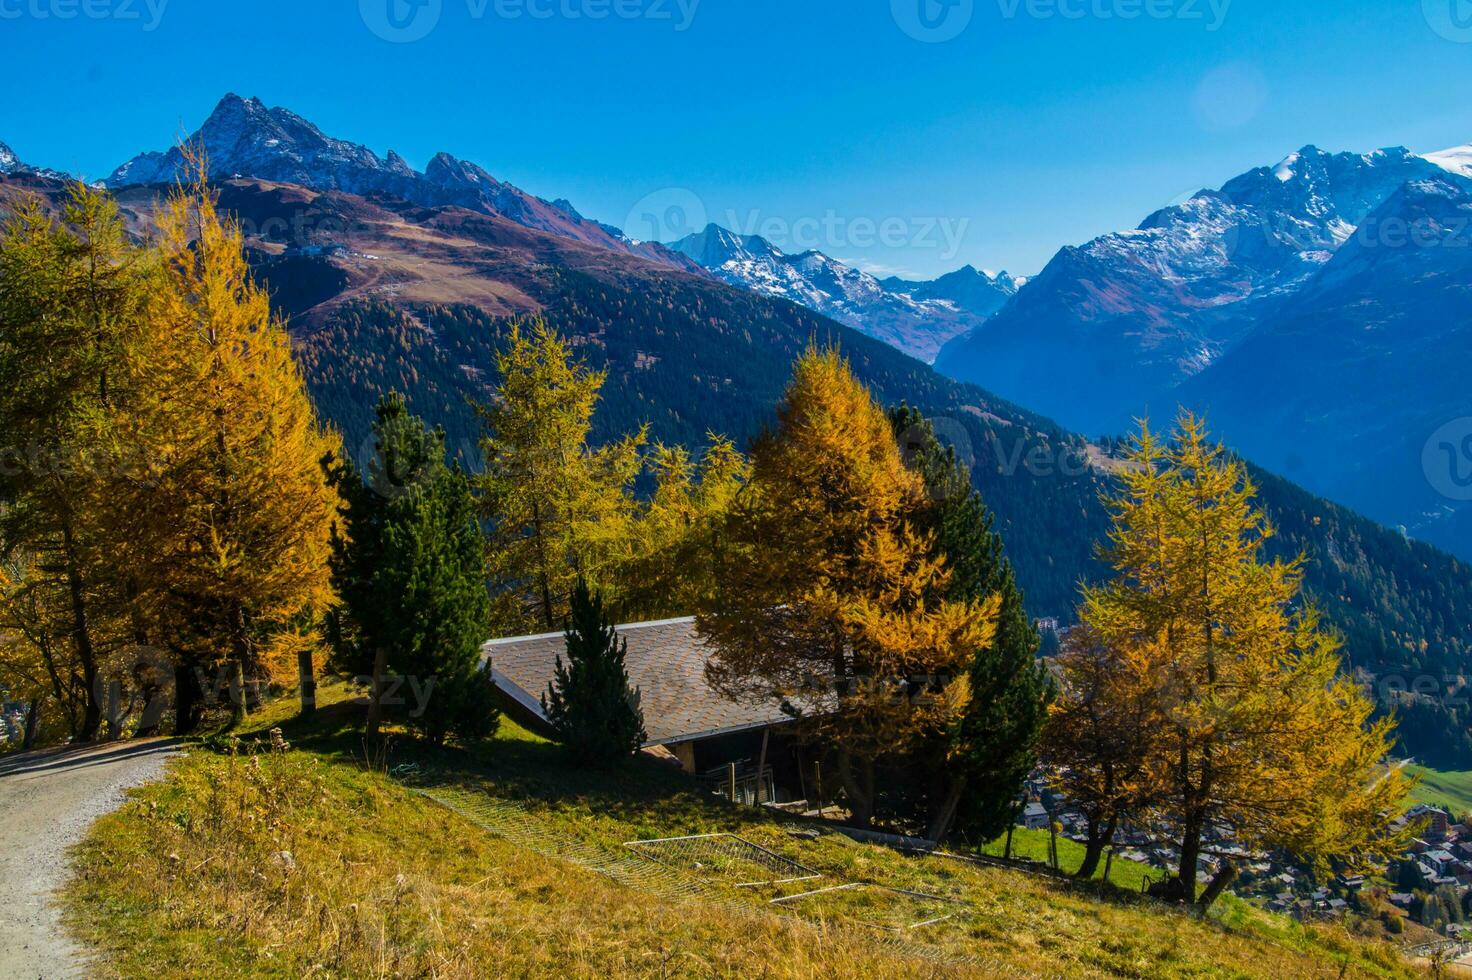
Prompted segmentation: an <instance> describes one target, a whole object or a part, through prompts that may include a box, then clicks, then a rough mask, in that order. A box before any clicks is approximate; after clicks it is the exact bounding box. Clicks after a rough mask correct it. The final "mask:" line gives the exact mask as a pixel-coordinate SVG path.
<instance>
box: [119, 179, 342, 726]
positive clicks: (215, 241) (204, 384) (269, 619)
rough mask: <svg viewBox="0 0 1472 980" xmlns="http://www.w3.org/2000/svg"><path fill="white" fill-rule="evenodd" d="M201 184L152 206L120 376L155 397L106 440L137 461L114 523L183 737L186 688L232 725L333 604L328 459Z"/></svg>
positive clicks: (275, 332)
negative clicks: (128, 448) (138, 319)
mask: <svg viewBox="0 0 1472 980" xmlns="http://www.w3.org/2000/svg"><path fill="white" fill-rule="evenodd" d="M205 172H206V169H205V165H204V161H203V160H202V159H197V158H196V159H194V160H193V162H192V166H191V168H190V175H189V177H188V178H187V179H186V180H185V181H184V182H182V183H181V184H180V185H179V186H178V187H176V188H175V190H174V191H173V192H172V193H171V194H170V196H169V197H168V199H167V200H166V201H165V202H163V204H162V205H161V207H160V208H159V212H158V216H157V219H156V229H155V234H154V241H153V243H152V245H153V248H154V249H156V250H157V253H158V254H159V256H160V258H161V259H162V262H163V265H164V268H165V276H164V285H163V289H162V292H161V294H160V296H159V297H158V302H157V307H158V308H157V311H156V312H155V314H154V319H153V326H154V328H155V329H154V333H153V339H154V342H153V343H151V344H150V345H149V348H148V351H147V356H145V357H140V358H137V359H135V361H134V363H133V369H134V370H135V371H138V372H141V373H142V374H144V375H146V376H147V377H150V378H152V379H153V380H154V384H153V395H154V397H153V398H152V400H151V401H149V402H147V403H145V404H143V405H141V406H140V407H139V409H138V410H137V411H136V412H134V413H132V415H131V416H130V418H129V419H128V420H126V424H121V423H120V425H119V427H118V428H119V431H120V432H121V433H123V434H124V436H125V437H126V438H128V439H131V440H132V441H134V442H135V443H136V444H139V445H144V446H147V447H149V451H148V454H147V456H148V466H149V471H148V473H147V475H146V479H142V480H140V481H139V483H138V486H137V488H136V493H135V494H134V495H133V496H132V497H131V499H130V500H128V501H124V502H122V507H121V508H120V510H121V511H122V512H123V513H125V514H127V515H128V516H129V517H130V519H132V520H134V521H136V522H137V533H136V534H135V536H134V541H135V548H134V550H135V553H136V560H137V562H138V563H139V565H140V567H142V568H145V569H146V570H147V575H146V578H147V581H148V583H149V588H150V589H151V590H152V595H153V597H154V599H155V600H156V601H155V602H154V604H153V605H152V607H151V609H152V614H153V615H154V616H155V617H156V631H157V633H158V635H159V636H160V637H161V638H164V639H165V640H166V642H167V643H168V644H169V646H170V647H171V648H172V649H173V650H174V651H175V652H176V653H177V655H178V664H177V667H176V673H177V677H176V681H177V685H178V693H177V704H176V715H177V717H176V727H177V728H178V729H179V730H182V731H187V730H189V729H190V728H191V727H192V726H193V724H194V723H195V722H196V721H197V718H198V709H199V706H200V705H199V698H200V696H201V694H202V693H203V692H202V691H201V690H200V686H199V685H200V682H201V681H203V682H205V683H207V684H208V683H213V681H212V678H215V679H222V680H224V681H226V682H227V683H228V685H229V689H230V691H231V693H232V704H233V705H234V708H235V711H236V712H237V714H238V713H240V712H243V711H245V710H246V707H247V702H248V696H247V691H248V688H247V684H246V679H247V678H251V679H252V680H257V679H272V680H274V679H282V680H285V679H288V678H294V677H295V675H296V673H297V672H298V671H299V670H302V669H310V661H309V659H308V660H307V662H306V663H303V662H302V658H304V657H305V658H310V651H311V645H310V642H309V640H308V636H309V631H310V627H311V624H312V621H313V616H314V615H315V614H316V613H319V612H321V611H323V610H325V609H326V608H327V607H328V606H329V605H330V603H331V599H332V592H331V585H330V580H329V575H328V567H327V554H328V551H329V537H330V533H331V526H332V521H333V518H334V515H335V513H336V510H335V506H336V495H335V493H334V492H333V491H332V489H331V488H330V487H329V486H328V485H327V482H326V478H325V476H324V473H323V471H322V468H321V460H322V459H323V458H324V457H325V456H327V454H328V453H330V452H335V451H336V450H337V449H338V445H339V444H338V440H337V438H336V437H335V436H334V435H332V434H331V433H329V432H327V431H325V430H324V428H323V427H322V426H321V425H320V424H319V422H318V420H317V417H316V414H315V412H314V409H313V407H312V403H311V401H310V400H309V398H308V395H307V390H306V385H305V383H304V381H303V379H302V376H301V374H300V373H299V371H298V370H297V367H296V365H295V364H294V362H293V361H292V357H291V345H290V340H289V337H288V335H287V332H286V328H285V324H284V323H283V322H282V321H281V320H280V319H279V318H278V317H277V316H275V315H274V314H273V313H272V311H271V307H270V302H269V298H268V296H267V294H266V292H265V291H264V290H263V289H262V288H261V287H260V286H258V285H257V284H256V283H255V282H253V281H252V279H251V276H250V270H249V266H248V264H247V262H246V259H245V255H244V252H243V250H242V239H241V233H240V230H239V228H238V227H237V225H236V224H235V222H234V221H233V220H231V219H230V218H228V217H226V216H224V215H222V214H221V213H220V212H219V210H218V209H217V207H216V199H215V195H214V193H213V191H212V190H211V189H210V188H209V186H208V185H207V183H206V181H205V176H204V175H205Z"/></svg>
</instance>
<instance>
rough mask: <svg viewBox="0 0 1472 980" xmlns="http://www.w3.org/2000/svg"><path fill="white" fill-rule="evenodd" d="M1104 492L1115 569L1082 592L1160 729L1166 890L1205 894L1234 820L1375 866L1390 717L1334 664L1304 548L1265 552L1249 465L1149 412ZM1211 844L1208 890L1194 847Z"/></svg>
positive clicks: (1253, 843)
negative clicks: (1143, 689) (1219, 834)
mask: <svg viewBox="0 0 1472 980" xmlns="http://www.w3.org/2000/svg"><path fill="white" fill-rule="evenodd" d="M1120 481H1121V485H1120V489H1119V491H1118V493H1117V494H1115V495H1114V496H1112V497H1111V498H1110V499H1108V501H1107V503H1108V506H1109V509H1110V511H1111V513H1112V516H1113V522H1114V526H1113V530H1112V532H1111V535H1110V541H1109V546H1108V548H1107V550H1106V557H1107V559H1108V561H1109V563H1110V564H1111V565H1112V566H1113V568H1114V571H1115V577H1114V578H1113V580H1112V581H1110V582H1109V583H1107V584H1105V585H1103V586H1100V587H1097V588H1091V589H1088V590H1086V593H1085V600H1084V605H1083V609H1082V619H1083V622H1084V623H1085V624H1086V626H1087V627H1089V628H1090V629H1091V630H1092V631H1093V634H1094V635H1095V636H1096V637H1097V639H1098V642H1099V643H1100V644H1102V645H1103V646H1104V647H1105V648H1106V649H1108V650H1110V651H1114V652H1115V656H1117V657H1118V658H1119V660H1120V661H1121V662H1123V663H1126V664H1129V665H1130V669H1131V670H1134V671H1136V672H1142V673H1145V674H1147V675H1148V676H1149V677H1151V678H1152V680H1153V683H1154V687H1155V692H1154V698H1155V700H1156V708H1157V710H1158V712H1159V714H1160V716H1161V719H1162V720H1161V723H1160V724H1161V728H1160V731H1159V732H1158V733H1156V734H1153V735H1151V736H1150V744H1151V751H1152V753H1153V754H1154V756H1155V760H1156V761H1155V763H1154V766H1155V767H1156V770H1157V772H1158V773H1159V774H1160V776H1161V780H1162V789H1161V791H1160V794H1159V795H1158V796H1157V798H1156V799H1154V800H1153V801H1151V811H1152V816H1153V819H1154V821H1155V822H1156V823H1157V825H1159V826H1162V827H1166V828H1169V829H1170V830H1171V831H1172V832H1173V833H1174V834H1175V836H1176V840H1177V846H1178V847H1179V850H1180V866H1179V869H1178V871H1177V874H1176V876H1175V878H1173V879H1170V880H1169V881H1168V882H1167V883H1166V887H1164V888H1163V889H1162V891H1163V892H1164V893H1165V894H1166V895H1167V896H1168V897H1172V898H1175V899H1176V900H1183V901H1199V902H1200V903H1201V904H1202V905H1209V904H1211V902H1212V901H1213V900H1214V899H1215V898H1216V897H1217V896H1218V895H1219V894H1220V893H1221V891H1222V890H1223V889H1224V888H1225V887H1226V886H1227V885H1228V884H1230V882H1231V881H1232V879H1233V878H1234V877H1235V875H1236V873H1237V868H1236V865H1235V863H1234V862H1233V860H1232V859H1231V857H1230V856H1228V855H1205V854H1204V847H1205V844H1204V842H1205V841H1206V839H1207V834H1208V833H1209V832H1211V831H1214V830H1225V831H1226V832H1227V834H1228V835H1229V836H1230V837H1231V838H1232V839H1234V840H1235V841H1237V842H1239V843H1241V844H1242V845H1244V846H1246V847H1248V848H1251V849H1272V848H1278V849H1283V850H1286V851H1289V852H1291V853H1293V854H1296V855H1298V856H1300V857H1302V858H1304V859H1308V860H1311V861H1314V862H1315V863H1316V864H1317V865H1318V866H1319V867H1320V869H1321V870H1322V869H1324V868H1325V867H1327V865H1328V862H1330V861H1331V860H1332V861H1333V862H1335V863H1336V865H1337V866H1339V867H1348V868H1360V869H1363V868H1368V867H1371V866H1373V865H1374V864H1375V863H1376V862H1379V861H1383V860H1384V859H1385V858H1387V857H1388V856H1389V855H1391V854H1393V853H1396V852H1397V851H1398V850H1399V849H1400V847H1401V845H1402V844H1403V843H1404V841H1403V840H1402V839H1401V837H1403V836H1404V835H1397V834H1395V833H1392V832H1391V831H1390V830H1389V827H1388V821H1389V819H1390V817H1391V816H1392V815H1393V814H1394V812H1395V809H1396V805H1397V803H1398V801H1399V800H1400V799H1401V798H1402V797H1403V796H1404V795H1405V792H1406V789H1407V781H1406V780H1405V778H1404V777H1403V776H1402V775H1401V774H1400V773H1399V771H1398V770H1391V771H1390V772H1389V773H1388V774H1387V773H1386V772H1385V770H1384V767H1383V766H1382V765H1381V763H1382V761H1383V760H1384V758H1385V756H1386V754H1387V752H1388V751H1389V749H1390V747H1391V738H1392V732H1393V722H1392V721H1391V720H1389V719H1381V720H1379V721H1372V720H1371V716H1372V713H1373V707H1374V706H1373V704H1372V703H1371V702H1370V700H1369V699H1367V698H1366V697H1364V695H1363V694H1362V693H1361V692H1360V691H1359V690H1358V688H1357V687H1356V686H1355V685H1354V684H1353V683H1352V681H1351V679H1350V678H1349V677H1348V676H1346V675H1345V674H1344V673H1343V671H1342V670H1341V663H1340V658H1339V645H1340V644H1339V640H1338V638H1337V636H1335V635H1334V634H1333V633H1332V632H1330V631H1328V630H1327V629H1325V628H1324V627H1323V625H1322V623H1321V621H1320V618H1319V615H1318V613H1317V612H1316V611H1315V610H1314V608H1313V607H1312V606H1311V605H1309V604H1308V603H1306V602H1305V601H1304V600H1303V598H1302V596H1301V594H1300V590H1301V584H1302V578H1303V559H1302V558H1296V559H1293V560H1280V559H1274V560H1268V559H1266V558H1265V556H1264V554H1263V552H1264V548H1265V546H1266V545H1267V543H1268V541H1269V540H1270V539H1271V538H1272V536H1273V527H1272V525H1271V524H1270V523H1269V522H1268V520H1267V518H1266V517H1265V515H1264V514H1263V513H1262V511H1261V510H1259V509H1257V508H1256V507H1255V506H1254V503H1253V499H1254V496H1255V488H1254V486H1253V484H1252V481H1251V479H1250V478H1249V477H1248V474H1247V472H1246V468H1245V466H1244V465H1243V464H1242V463H1241V462H1240V461H1238V460H1236V459H1234V458H1232V457H1230V456H1228V455H1227V454H1226V453H1225V452H1224V451H1223V450H1222V448H1221V447H1220V446H1219V445H1216V444H1214V443H1213V442H1212V441H1211V440H1210V439H1209V437H1208V435H1207V431H1206V428H1205V425H1204V424H1203V422H1202V421H1201V420H1200V419H1199V418H1197V417H1196V416H1194V415H1191V414H1183V415H1182V416H1181V417H1180V419H1179V421H1178V423H1177V427H1176V430H1175V432H1174V433H1173V435H1172V438H1171V439H1170V440H1169V441H1168V442H1161V441H1159V440H1157V439H1156V437H1155V436H1154V435H1153V434H1152V433H1151V432H1150V431H1149V428H1148V426H1147V427H1145V429H1144V431H1143V433H1142V435H1141V436H1140V438H1139V439H1138V441H1137V442H1136V444H1135V446H1134V447H1133V451H1132V453H1131V454H1130V465H1129V466H1128V467H1126V468H1124V469H1123V470H1122V472H1121V474H1120ZM1204 856H1211V857H1215V858H1216V859H1217V860H1218V863H1217V871H1216V874H1215V875H1214V877H1213V879H1212V881H1211V882H1210V883H1209V885H1208V886H1207V887H1206V889H1205V890H1204V892H1203V893H1201V894H1200V895H1199V896H1198V892H1197V875H1198V861H1199V859H1201V858H1203V857H1204Z"/></svg>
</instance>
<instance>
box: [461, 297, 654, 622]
mask: <svg viewBox="0 0 1472 980" xmlns="http://www.w3.org/2000/svg"><path fill="white" fill-rule="evenodd" d="M496 368H497V372H498V373H499V375H500V378H501V382H500V385H499V387H498V388H497V390H496V392H495V394H494V395H493V397H492V398H491V400H490V402H489V403H487V404H485V405H483V406H481V407H480V413H481V419H482V422H483V425H484V429H485V434H484V437H483V438H482V440H481V452H482V455H483V456H484V459H485V469H484V471H483V472H482V474H481V475H480V476H479V477H477V478H476V489H477V492H478V496H479V498H480V501H481V506H482V510H483V513H484V516H485V517H486V520H487V522H488V524H489V531H488V534H487V546H488V548H489V552H490V554H489V565H490V573H491V580H492V586H493V599H494V600H495V602H494V608H493V617H494V621H495V627H496V629H497V630H498V631H499V632H501V633H503V634H504V633H516V632H528V631H536V630H548V631H551V630H556V629H560V628H561V627H562V626H563V625H564V623H565V621H566V619H567V613H568V604H569V599H570V597H571V595H572V591H573V586H574V585H575V583H576V582H577V580H578V579H579V578H580V577H581V578H582V579H583V580H584V581H586V582H587V583H588V585H589V588H590V589H592V590H594V591H597V592H601V593H602V594H603V595H604V596H606V597H607V598H608V599H609V601H611V602H617V600H618V593H617V581H616V575H615V574H614V570H615V569H616V568H617V567H618V565H619V564H620V562H622V561H625V560H627V556H628V553H629V552H628V541H629V539H628V530H629V525H630V522H631V520H632V516H633V513H634V506H635V505H634V498H633V493H632V485H633V481H634V478H635V477H636V476H637V475H638V472H639V450H640V447H641V446H642V445H643V443H644V439H645V435H644V433H643V432H642V431H641V432H639V433H637V434H635V435H632V436H629V437H626V438H624V439H621V440H619V441H618V442H615V443H613V444H611V445H608V446H603V447H596V448H595V447H593V446H590V445H589V442H588V435H589V433H590V432H591V430H592V427H593V411H594V408H595V407H596V406H597V404H598V393H599V391H600V389H601V388H602V387H603V382H604V381H605V380H606V375H605V374H604V373H603V372H601V371H593V370H591V369H589V368H588V367H587V365H586V364H584V363H583V362H581V361H577V360H574V359H573V356H572V352H571V351H570V350H569V348H568V345H567V344H566V342H564V341H563V340H562V338H561V337H559V336H558V335H557V333H556V331H554V330H553V329H552V328H550V327H549V326H547V324H546V323H545V322H544V321H542V320H541V319H534V320H532V321H530V322H529V323H526V324H523V323H516V324H513V325H512V327H511V331H510V336H509V337H508V338H507V343H506V346H505V347H504V349H502V350H501V351H499V352H498V353H497V355H496Z"/></svg>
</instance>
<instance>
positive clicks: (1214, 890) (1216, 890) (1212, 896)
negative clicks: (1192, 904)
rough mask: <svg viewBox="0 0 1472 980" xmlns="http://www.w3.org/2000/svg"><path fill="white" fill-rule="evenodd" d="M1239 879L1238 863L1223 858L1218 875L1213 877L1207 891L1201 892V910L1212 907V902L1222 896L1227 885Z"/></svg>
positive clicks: (1199, 901)
mask: <svg viewBox="0 0 1472 980" xmlns="http://www.w3.org/2000/svg"><path fill="white" fill-rule="evenodd" d="M1236 880H1237V864H1236V862H1234V861H1232V860H1231V859H1230V858H1224V859H1223V860H1222V866H1221V867H1220V868H1218V869H1217V872H1216V875H1215V876H1213V877H1212V879H1211V883H1210V884H1208V885H1207V886H1206V891H1204V892H1202V893H1201V898H1200V899H1199V900H1198V901H1197V905H1198V906H1200V908H1201V911H1203V912H1205V911H1206V910H1207V909H1209V908H1211V903H1212V902H1215V901H1216V900H1217V899H1218V898H1220V897H1221V894H1222V892H1224V891H1226V890H1227V886H1228V885H1230V884H1231V883H1232V882H1234V881H1236Z"/></svg>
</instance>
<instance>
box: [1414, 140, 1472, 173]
mask: <svg viewBox="0 0 1472 980" xmlns="http://www.w3.org/2000/svg"><path fill="white" fill-rule="evenodd" d="M1424 159H1426V160H1429V161H1431V162H1432V163H1434V164H1436V165H1437V166H1438V167H1440V168H1441V169H1443V170H1446V171H1448V172H1450V173H1454V174H1458V175H1460V176H1462V177H1472V143H1467V144H1465V145H1463V146H1453V147H1451V148H1450V149H1446V150H1440V151H1438V152H1436V153H1427V154H1425V156H1424Z"/></svg>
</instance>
